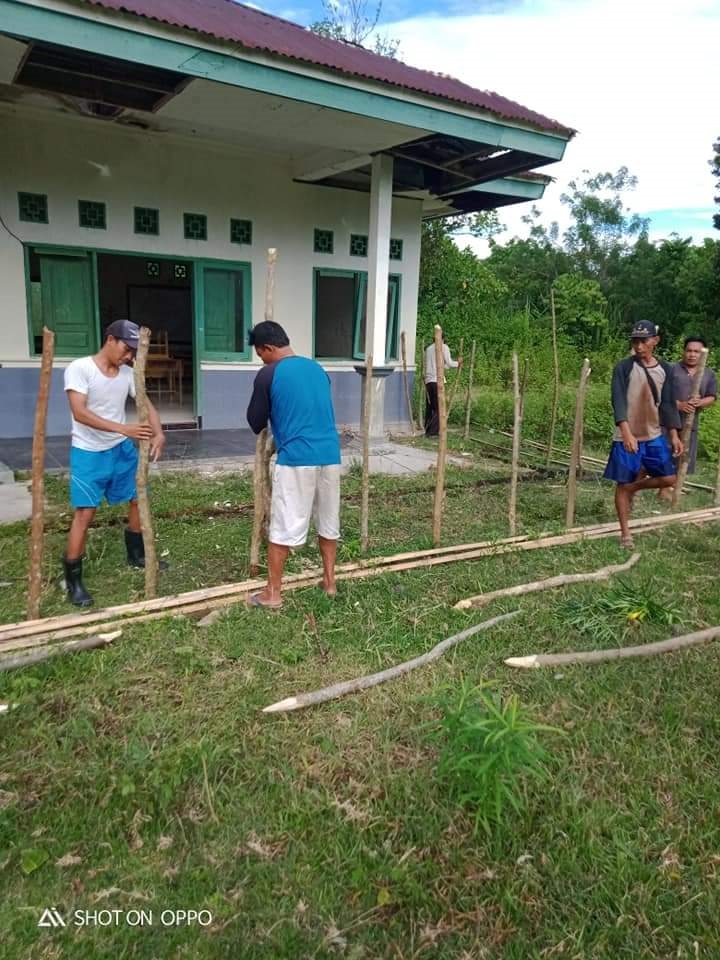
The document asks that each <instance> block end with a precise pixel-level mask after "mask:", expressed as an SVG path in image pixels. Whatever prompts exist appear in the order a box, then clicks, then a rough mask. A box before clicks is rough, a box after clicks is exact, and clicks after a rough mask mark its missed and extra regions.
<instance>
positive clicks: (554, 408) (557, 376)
mask: <svg viewBox="0 0 720 960" xmlns="http://www.w3.org/2000/svg"><path fill="white" fill-rule="evenodd" d="M550 318H551V323H552V345H553V372H554V378H555V379H554V388H553V405H552V413H551V414H550V436H549V437H548V446H547V464H546V465H547V466H548V467H549V466H550V457H551V456H552V448H553V444H554V443H555V426H556V424H557V413H558V403H559V400H560V361H559V360H558V348H557V320H556V318H555V290H554V289H553V288H552V287H550Z"/></svg>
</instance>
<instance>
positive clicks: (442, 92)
mask: <svg viewBox="0 0 720 960" xmlns="http://www.w3.org/2000/svg"><path fill="white" fill-rule="evenodd" d="M83 3H85V4H86V5H90V6H97V7H103V8H105V9H107V10H117V11H122V12H124V13H129V14H134V15H135V16H137V17H143V18H145V19H147V20H155V21H157V22H159V23H165V24H168V25H170V26H173V27H179V28H181V29H183V30H190V31H192V32H193V33H199V34H203V35H205V36H207V37H213V38H215V39H216V40H222V41H227V42H230V43H236V44H239V45H240V46H242V47H244V48H246V49H248V50H257V51H261V52H263V53H270V54H273V55H275V56H279V57H287V58H288V59H291V60H294V61H300V62H303V63H309V64H313V65H315V66H319V67H326V68H328V69H330V70H334V71H337V72H338V73H342V74H345V75H349V76H355V77H360V78H362V79H365V80H375V81H379V82H380V83H384V84H389V85H390V86H393V87H401V88H404V89H406V90H412V91H415V92H417V93H422V94H429V95H430V96H433V97H439V98H441V99H442V100H450V101H453V102H454V103H458V104H462V105H464V106H467V107H473V108H476V109H480V110H484V111H487V112H488V113H491V114H493V115H494V116H497V117H501V118H503V119H506V120H514V121H517V122H520V123H523V124H528V125H530V126H532V127H535V128H537V129H539V130H542V131H546V132H549V133H557V134H559V135H560V136H563V137H568V138H569V137H571V136H572V135H573V134H574V133H575V131H574V130H573V129H571V128H570V127H566V126H564V125H563V124H561V123H558V122H557V121H556V120H551V119H550V118H549V117H545V116H543V115H542V114H540V113H536V112H535V111H534V110H529V109H528V108H527V107H524V106H522V105H521V104H519V103H515V102H514V101H513V100H508V99H507V98H506V97H502V96H500V94H497V93H492V92H489V91H483V90H476V89H475V88H474V87H471V86H468V84H466V83H463V82H462V81H460V80H456V79H455V78H454V77H450V76H447V75H446V74H439V73H433V72H432V71H430V70H420V69H418V68H417V67H411V66H408V65H407V64H405V63H402V62H401V61H400V60H393V59H391V58H390V57H384V56H380V55H379V54H377V53H373V52H372V51H371V50H366V49H365V48H364V47H361V46H359V45H356V44H353V43H344V42H343V41H338V40H330V39H328V38H327V37H320V36H318V35H317V34H315V33H312V32H311V31H310V30H308V29H306V28H305V27H301V26H299V25H298V24H296V23H291V22H290V21H289V20H282V19H281V18H280V17H275V16H272V15H271V14H269V13H264V12H263V11H261V10H256V9H254V8H252V7H247V6H244V5H243V4H240V3H236V2H235V0H83Z"/></svg>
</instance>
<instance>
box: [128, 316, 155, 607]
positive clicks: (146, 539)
mask: <svg viewBox="0 0 720 960" xmlns="http://www.w3.org/2000/svg"><path fill="white" fill-rule="evenodd" d="M150 335H151V331H150V328H149V327H140V342H139V344H138V349H137V356H136V357H135V365H134V368H133V373H134V376H135V404H136V406H137V413H138V421H139V422H140V423H149V422H150V407H149V404H148V398H147V392H146V390H145V364H146V361H147V352H148V347H149V346H150ZM149 460H150V441H149V440H141V441H140V456H139V458H138V466H137V475H136V485H137V499H138V512H139V513H140V528H141V530H142V536H143V544H144V547H145V598H146V599H147V600H152V599H153V597H155V596H156V595H157V575H158V561H157V551H156V549H155V531H154V530H153V521H152V513H151V512H150V497H149V496H148V490H147V478H148V465H149Z"/></svg>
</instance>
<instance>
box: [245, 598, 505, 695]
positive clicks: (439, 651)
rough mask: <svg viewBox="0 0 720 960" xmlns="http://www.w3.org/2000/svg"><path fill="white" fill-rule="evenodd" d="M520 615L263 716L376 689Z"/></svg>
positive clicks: (486, 623) (497, 619)
mask: <svg viewBox="0 0 720 960" xmlns="http://www.w3.org/2000/svg"><path fill="white" fill-rule="evenodd" d="M519 613H520V611H519V610H513V611H512V612H511V613H503V614H500V616H498V617H492V619H490V620H485V621H484V622H483V623H477V624H475V626H473V627H468V628H467V630H463V631H461V632H460V633H456V634H455V635H454V636H452V637H448V638H447V639H446V640H441V641H440V643H437V644H436V645H435V646H434V647H433V648H432V649H431V650H428V652H427V653H423V654H421V655H420V656H419V657H413V659H412V660H406V661H405V662H404V663H399V664H397V666H394V667H388V669H387V670H381V671H380V672H379V673H371V674H369V675H368V676H364V677H356V678H355V679H354V680H345V681H342V682H340V683H333V684H331V685H330V686H329V687H323V688H322V689H321V690H313V691H311V692H309V693H299V694H297V695H296V696H294V697H286V698H285V699H284V700H278V702H277V703H271V704H270V705H269V706H267V707H263V713H284V712H289V711H290V710H301V709H302V708H303V707H310V706H315V705H317V704H318V703H326V702H327V701H328V700H336V699H337V698H338V697H344V696H346V694H348V693H357V692H358V691H360V690H368V689H369V688H370V687H376V686H377V685H378V684H380V683H385V681H386V680H395V679H396V678H397V677H402V676H404V675H405V674H406V673H410V671H411V670H415V669H417V667H424V666H425V665H426V664H428V663H432V662H433V660H437V659H439V658H440V657H441V656H442V655H443V654H444V653H446V652H447V651H448V650H450V649H451V648H452V647H454V646H456V645H457V644H458V643H460V641H461V640H466V639H467V638H468V637H471V636H473V634H476V633H480V631H481V630H489V629H490V627H494V626H497V624H498V623H504V622H505V621H507V620H510V619H511V618H512V617H516V616H517V615H518V614H519Z"/></svg>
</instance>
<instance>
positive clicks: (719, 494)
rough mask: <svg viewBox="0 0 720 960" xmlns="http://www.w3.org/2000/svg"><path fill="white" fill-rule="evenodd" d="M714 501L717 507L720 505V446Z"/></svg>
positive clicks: (719, 449)
mask: <svg viewBox="0 0 720 960" xmlns="http://www.w3.org/2000/svg"><path fill="white" fill-rule="evenodd" d="M714 503H715V506H716V507H720V447H719V448H718V455H717V473H716V474H715V498H714Z"/></svg>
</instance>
